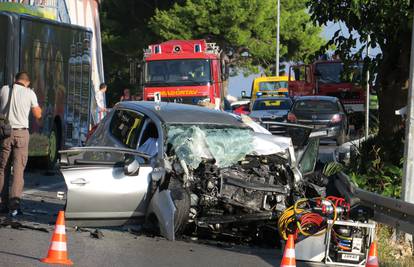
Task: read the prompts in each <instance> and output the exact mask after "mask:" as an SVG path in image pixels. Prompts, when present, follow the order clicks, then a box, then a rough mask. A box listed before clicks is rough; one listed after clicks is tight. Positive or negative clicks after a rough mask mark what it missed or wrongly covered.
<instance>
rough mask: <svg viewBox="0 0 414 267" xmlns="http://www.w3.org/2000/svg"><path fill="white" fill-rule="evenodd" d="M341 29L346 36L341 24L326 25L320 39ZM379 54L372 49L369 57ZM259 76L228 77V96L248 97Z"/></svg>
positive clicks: (327, 38) (345, 28)
mask: <svg viewBox="0 0 414 267" xmlns="http://www.w3.org/2000/svg"><path fill="white" fill-rule="evenodd" d="M338 29H342V35H344V36H348V35H349V31H348V29H347V27H346V26H345V25H344V24H343V23H328V25H327V26H325V27H324V28H323V31H322V33H321V35H322V37H323V38H324V39H326V40H329V39H331V38H332V37H333V35H334V33H335V32H336V31H337V30H338ZM354 34H355V33H354ZM360 47H361V44H360V43H357V46H356V48H355V50H357V49H359V48H360ZM379 52H380V50H379V49H373V50H371V51H370V57H375V56H376V55H377V54H378V53H379ZM259 76H260V74H255V75H250V76H248V77H244V75H243V74H242V73H240V74H239V75H237V76H235V77H230V79H229V94H230V95H232V96H235V97H240V94H241V92H242V91H246V94H247V95H250V90H251V86H252V82H253V80H254V78H256V77H259Z"/></svg>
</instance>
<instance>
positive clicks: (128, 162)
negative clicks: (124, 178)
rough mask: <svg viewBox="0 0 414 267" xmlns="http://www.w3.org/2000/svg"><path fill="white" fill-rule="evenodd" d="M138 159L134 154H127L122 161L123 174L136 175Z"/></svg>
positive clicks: (138, 165)
mask: <svg viewBox="0 0 414 267" xmlns="http://www.w3.org/2000/svg"><path fill="white" fill-rule="evenodd" d="M139 167H140V164H139V161H138V158H137V157H135V156H131V155H127V156H126V157H125V161H124V174H125V175H128V176H136V175H138V173H139Z"/></svg>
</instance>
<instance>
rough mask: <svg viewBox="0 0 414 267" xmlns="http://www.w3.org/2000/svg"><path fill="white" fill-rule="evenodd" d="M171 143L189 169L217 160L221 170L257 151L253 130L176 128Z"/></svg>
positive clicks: (171, 132) (170, 132)
mask: <svg viewBox="0 0 414 267" xmlns="http://www.w3.org/2000/svg"><path fill="white" fill-rule="evenodd" d="M167 130H168V135H167V143H169V144H171V145H172V147H173V149H174V151H175V154H176V155H177V157H178V158H179V159H180V160H183V161H184V162H185V163H186V164H187V165H188V166H189V167H191V168H193V169H196V168H197V167H198V165H199V164H200V163H201V161H202V159H214V160H215V164H216V165H217V166H218V167H228V166H231V165H233V164H235V163H236V162H238V161H240V160H242V159H243V158H244V157H245V156H246V155H247V154H249V153H251V152H253V149H254V148H253V145H252V143H253V134H254V132H253V131H251V130H250V129H247V128H246V129H244V128H230V127H227V128H226V127H219V126H211V125H203V126H194V125H193V126H191V125H172V126H169V127H168V129H167Z"/></svg>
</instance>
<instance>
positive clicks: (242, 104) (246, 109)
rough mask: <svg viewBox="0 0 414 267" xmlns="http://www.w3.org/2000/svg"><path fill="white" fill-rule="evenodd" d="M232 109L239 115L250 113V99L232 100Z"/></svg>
mask: <svg viewBox="0 0 414 267" xmlns="http://www.w3.org/2000/svg"><path fill="white" fill-rule="evenodd" d="M230 105H231V110H232V112H233V113H234V114H237V115H242V114H243V115H248V114H249V113H250V100H240V101H235V102H232V103H231V104H230Z"/></svg>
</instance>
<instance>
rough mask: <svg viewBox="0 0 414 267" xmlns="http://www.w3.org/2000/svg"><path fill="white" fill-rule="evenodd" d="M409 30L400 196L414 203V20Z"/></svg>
mask: <svg viewBox="0 0 414 267" xmlns="http://www.w3.org/2000/svg"><path fill="white" fill-rule="evenodd" d="M412 29H413V31H412V32H411V57H410V87H409V89H408V101H407V102H408V103H407V105H408V107H407V109H408V110H407V115H406V126H405V127H406V128H405V147H404V159H405V160H404V173H403V181H402V198H403V200H404V201H406V202H410V203H414V168H413V167H414V166H413V164H414V94H413V90H414V20H413V28H412Z"/></svg>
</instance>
